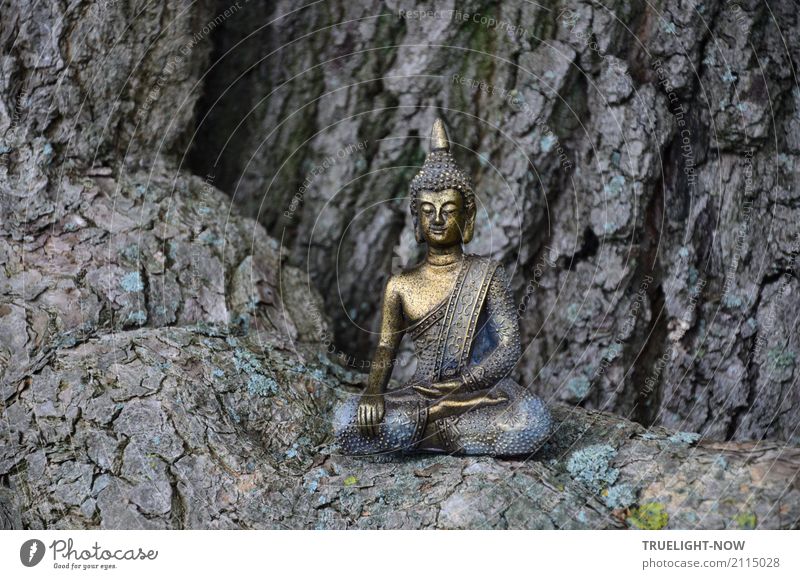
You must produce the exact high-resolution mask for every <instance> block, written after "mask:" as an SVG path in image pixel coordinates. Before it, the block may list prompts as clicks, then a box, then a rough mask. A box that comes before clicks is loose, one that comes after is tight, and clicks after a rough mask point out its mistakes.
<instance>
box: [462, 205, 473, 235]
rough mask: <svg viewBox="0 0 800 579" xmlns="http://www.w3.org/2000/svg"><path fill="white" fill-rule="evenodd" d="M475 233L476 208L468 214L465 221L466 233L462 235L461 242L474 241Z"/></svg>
mask: <svg viewBox="0 0 800 579" xmlns="http://www.w3.org/2000/svg"><path fill="white" fill-rule="evenodd" d="M473 233H475V209H473V210H472V211H470V213H469V215H467V220H466V222H465V223H464V234H463V235H462V236H461V242H462V243H464V244H467V243H469V242H470V241H472V235H473Z"/></svg>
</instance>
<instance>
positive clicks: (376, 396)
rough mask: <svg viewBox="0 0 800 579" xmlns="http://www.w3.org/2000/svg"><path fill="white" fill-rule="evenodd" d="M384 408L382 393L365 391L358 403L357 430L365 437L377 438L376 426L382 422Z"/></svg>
mask: <svg viewBox="0 0 800 579" xmlns="http://www.w3.org/2000/svg"><path fill="white" fill-rule="evenodd" d="M384 411H385V407H384V401H383V394H382V393H375V392H370V391H369V390H367V391H366V392H364V394H362V395H361V400H360V401H359V403H358V428H359V429H360V430H361V434H363V435H364V436H367V437H371V436H378V426H379V425H380V423H381V421H382V420H383V415H384Z"/></svg>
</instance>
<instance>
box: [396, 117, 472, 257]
mask: <svg viewBox="0 0 800 579" xmlns="http://www.w3.org/2000/svg"><path fill="white" fill-rule="evenodd" d="M410 209H411V216H412V217H413V219H414V236H415V237H416V239H417V242H419V243H422V242H427V243H428V245H432V246H434V247H448V246H451V245H455V244H458V243H469V242H470V240H471V239H472V233H473V231H474V228H475V213H476V208H475V194H474V193H473V192H472V186H471V185H470V179H469V176H468V175H467V174H466V173H464V171H462V170H461V168H460V167H459V166H458V165H456V162H455V159H453V155H452V154H451V153H450V141H449V140H448V138H447V131H446V130H445V128H444V123H442V121H441V119H436V121H435V122H434V123H433V129H432V130H431V150H430V153H428V157H427V158H426V159H425V164H424V165H423V166H422V169H421V170H420V172H419V173H417V175H416V176H415V177H414V179H412V180H411V206H410Z"/></svg>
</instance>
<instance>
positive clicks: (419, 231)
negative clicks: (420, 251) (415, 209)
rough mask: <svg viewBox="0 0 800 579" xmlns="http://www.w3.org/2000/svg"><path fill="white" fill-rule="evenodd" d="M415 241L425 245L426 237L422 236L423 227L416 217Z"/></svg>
mask: <svg viewBox="0 0 800 579" xmlns="http://www.w3.org/2000/svg"><path fill="white" fill-rule="evenodd" d="M414 239H416V240H417V243H425V236H424V235H422V225H421V224H420V222H419V217H417V216H416V215H415V216H414Z"/></svg>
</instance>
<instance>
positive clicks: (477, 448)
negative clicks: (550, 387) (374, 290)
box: [336, 119, 551, 455]
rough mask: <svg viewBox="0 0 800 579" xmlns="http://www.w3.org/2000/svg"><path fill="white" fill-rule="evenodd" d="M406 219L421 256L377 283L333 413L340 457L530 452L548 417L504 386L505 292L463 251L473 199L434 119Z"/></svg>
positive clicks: (507, 350) (494, 269)
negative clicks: (364, 377) (370, 317)
mask: <svg viewBox="0 0 800 579" xmlns="http://www.w3.org/2000/svg"><path fill="white" fill-rule="evenodd" d="M410 210H411V214H412V217H413V221H414V233H415V237H416V239H417V241H418V242H419V243H425V244H426V245H427V252H426V256H425V259H424V261H423V262H422V263H420V264H419V265H417V266H416V267H413V268H411V269H408V270H406V271H404V272H402V273H400V274H398V275H394V276H392V277H391V278H390V279H389V281H388V282H387V284H386V289H385V293H384V298H383V308H382V322H381V330H380V341H379V343H378V346H377V349H376V352H375V356H374V361H373V365H372V371H371V373H370V375H369V378H368V384H367V387H366V389H365V391H364V393H363V394H362V395H361V397H360V399H359V400H358V403H357V407H355V408H354V407H353V406H354V405H353V404H350V405H345V407H344V408H343V409H340V411H339V413H337V424H336V430H337V438H338V440H339V442H340V444H341V446H342V449H343V451H344V452H349V453H352V454H367V453H372V452H390V451H395V450H428V451H444V452H465V453H468V454H497V455H502V454H509V455H511V454H524V453H530V452H532V451H533V450H534V449H535V448H536V446H537V444H539V443H540V442H541V441H542V440H543V438H544V436H546V435H547V433H548V432H549V429H550V425H551V421H550V416H549V413H548V412H547V410H546V408H545V406H544V404H543V403H542V401H541V400H540V399H539V398H537V397H535V396H533V395H532V394H531V393H530V392H528V391H527V389H526V388H523V387H522V386H520V385H519V384H517V383H516V382H514V381H513V380H511V379H510V378H508V374H509V372H510V371H511V369H512V368H513V366H514V364H516V362H517V360H518V358H519V353H520V339H519V327H518V324H517V318H516V314H515V309H514V307H513V303H512V300H511V296H510V294H509V290H508V282H507V280H506V278H505V272H504V270H503V267H502V265H500V264H499V263H498V262H495V261H492V260H490V259H487V258H482V257H479V256H476V255H470V254H465V253H464V251H463V245H464V244H467V243H469V241H470V240H471V239H472V235H473V231H474V226H475V216H476V205H475V195H474V192H473V190H472V186H471V183H470V179H469V177H468V176H467V175H466V173H464V171H462V170H461V169H460V168H459V167H458V165H457V164H456V162H455V160H454V158H453V156H452V154H451V152H450V143H449V140H448V137H447V132H446V130H445V127H444V124H443V123H442V121H441V120H440V119H437V120H436V121H435V123H434V125H433V129H432V131H431V150H430V153H429V154H428V157H427V159H426V161H425V164H424V166H423V167H422V169H421V171H420V172H419V174H418V175H417V176H416V177H415V178H414V179H413V180H412V182H411V203H410ZM406 332H408V333H409V334H410V336H411V337H412V339H413V340H414V346H415V352H416V355H417V359H418V361H417V370H416V373H415V375H414V377H413V378H412V379H411V381H410V382H409V383H408V384H406V385H405V387H404V388H403V389H402V390H400V391H393V392H387V391H386V386H387V384H388V382H389V379H390V377H391V371H392V367H393V360H394V359H395V357H396V355H397V351H398V347H399V345H400V340H401V338H402V336H403V335H404V333H406Z"/></svg>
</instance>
